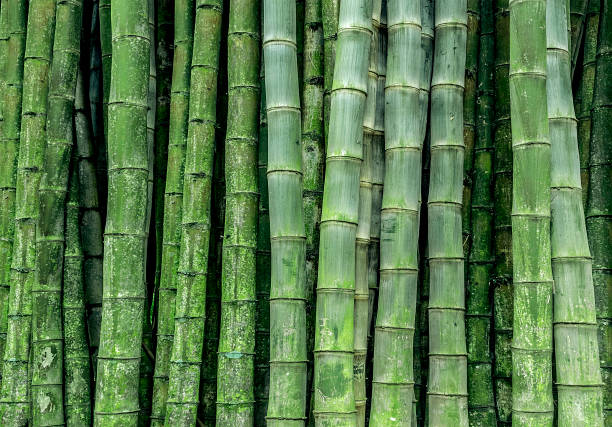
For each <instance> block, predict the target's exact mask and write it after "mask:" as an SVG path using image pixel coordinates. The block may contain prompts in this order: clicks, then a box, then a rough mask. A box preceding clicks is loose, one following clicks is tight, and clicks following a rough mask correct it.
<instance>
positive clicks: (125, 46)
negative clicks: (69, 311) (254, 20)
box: [94, 0, 150, 426]
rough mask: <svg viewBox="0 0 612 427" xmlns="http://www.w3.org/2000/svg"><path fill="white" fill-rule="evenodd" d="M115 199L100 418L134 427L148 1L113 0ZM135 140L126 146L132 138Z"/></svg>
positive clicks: (108, 243)
mask: <svg viewBox="0 0 612 427" xmlns="http://www.w3.org/2000/svg"><path fill="white" fill-rule="evenodd" d="M111 16H112V20H113V22H116V23H118V24H120V25H113V36H112V43H113V57H114V60H113V64H112V75H113V78H112V87H111V90H110V95H111V96H110V99H109V107H108V113H109V117H108V121H109V124H110V125H109V134H108V154H109V156H108V162H109V170H108V176H109V199H108V216H107V220H106V229H105V237H104V246H105V247H104V253H105V256H104V270H105V272H106V274H105V275H104V295H103V303H102V326H101V336H100V350H99V354H98V371H97V373H98V381H97V383H96V403H95V414H94V425H97V426H101V425H104V426H113V425H117V426H118V425H121V426H134V425H136V424H137V423H138V416H139V396H138V385H139V384H138V383H139V375H138V371H139V365H140V355H141V342H142V320H143V316H144V313H143V311H144V302H145V293H146V289H145V283H144V279H145V267H146V263H145V257H146V230H147V223H146V220H147V204H148V199H149V191H148V176H149V149H148V141H147V109H148V91H149V62H150V40H149V28H148V1H147V0H138V1H136V2H135V1H126V0H112V7H111ZM126 140H128V141H131V143H130V144H129V145H125V144H124V143H123V142H124V141H126Z"/></svg>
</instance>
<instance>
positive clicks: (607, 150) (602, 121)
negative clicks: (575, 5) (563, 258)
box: [586, 0, 612, 426]
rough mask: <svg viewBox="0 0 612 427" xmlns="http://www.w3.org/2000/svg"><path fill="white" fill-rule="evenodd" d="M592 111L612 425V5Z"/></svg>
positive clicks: (599, 311)
mask: <svg viewBox="0 0 612 427" xmlns="http://www.w3.org/2000/svg"><path fill="white" fill-rule="evenodd" d="M599 19H600V21H599V36H598V41H597V55H596V63H595V87H594V93H593V109H592V111H591V120H592V127H591V143H590V145H591V148H590V154H589V169H590V175H589V195H588V200H587V215H586V226H587V232H588V236H589V243H590V246H591V253H592V254H593V286H594V288H595V310H596V315H597V325H598V329H599V334H598V341H599V358H600V367H601V376H602V379H603V383H604V398H603V409H604V425H606V426H609V425H610V424H611V423H612V348H611V347H610V320H611V318H612V315H611V314H610V289H612V239H610V236H612V186H611V185H610V180H611V178H612V146H611V143H612V140H611V139H610V135H612V80H611V79H610V73H612V5H611V4H610V1H609V0H603V1H602V2H601V15H600V18H599Z"/></svg>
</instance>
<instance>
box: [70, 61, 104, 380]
mask: <svg viewBox="0 0 612 427" xmlns="http://www.w3.org/2000/svg"><path fill="white" fill-rule="evenodd" d="M84 73H85V71H84V70H83V69H81V70H80V71H79V73H78V74H77V84H76V96H75V101H74V108H75V117H74V126H75V134H74V138H75V143H76V156H77V160H78V172H79V177H78V179H79V189H80V190H79V206H80V211H81V213H80V215H79V218H80V220H79V221H80V222H79V224H80V227H81V239H82V241H81V243H82V250H83V257H84V258H83V281H84V286H85V306H86V309H87V328H88V338H89V340H88V341H89V350H90V353H91V356H92V358H91V367H92V370H93V374H94V375H93V380H94V384H95V377H96V375H95V366H96V365H95V364H96V363H97V354H98V344H99V342H100V321H101V319H102V258H103V252H104V245H103V240H102V215H101V212H100V211H101V209H100V201H99V200H100V199H99V197H100V195H99V193H98V183H97V169H96V159H95V148H94V140H95V137H94V135H93V131H92V124H91V121H90V114H93V111H92V110H91V109H90V110H89V111H88V110H87V106H86V102H87V100H86V98H85V87H84V86H85V83H84V81H83V77H84V76H83V74H84ZM92 385H93V384H92ZM92 388H93V387H92Z"/></svg>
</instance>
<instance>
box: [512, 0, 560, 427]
mask: <svg viewBox="0 0 612 427" xmlns="http://www.w3.org/2000/svg"><path fill="white" fill-rule="evenodd" d="M546 1H547V0H529V1H522V0H510V3H509V10H510V71H509V88H510V108H511V115H512V157H513V173H512V180H513V186H512V234H513V236H512V237H513V238H512V253H513V256H514V257H513V264H514V265H513V274H512V275H513V277H512V279H513V283H512V286H513V288H514V318H513V326H512V329H513V337H512V424H513V425H515V426H530V427H537V426H551V427H552V425H553V410H554V407H553V395H552V357H551V356H552V350H553V349H552V338H553V337H552V335H553V334H552V332H553V331H552V320H553V319H552V311H553V309H552V303H551V302H552V297H553V275H552V269H551V252H550V248H551V240H550V220H551V218H550V206H551V200H550V182H551V175H550V172H551V144H550V139H549V126H548V116H547V107H546V102H544V100H546V99H547V96H546V80H547V77H546V73H547V64H546ZM549 1H550V0H549ZM562 32H563V33H566V32H567V27H565V28H563V31H562ZM551 71H552V70H551ZM570 105H571V103H570Z"/></svg>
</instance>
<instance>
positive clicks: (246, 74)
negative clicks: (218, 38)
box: [217, 0, 260, 426]
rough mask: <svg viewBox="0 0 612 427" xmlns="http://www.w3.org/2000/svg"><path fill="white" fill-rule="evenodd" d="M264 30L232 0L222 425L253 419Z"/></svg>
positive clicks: (243, 0)
mask: <svg viewBox="0 0 612 427" xmlns="http://www.w3.org/2000/svg"><path fill="white" fill-rule="evenodd" d="M259 33H260V3H259V1H258V0H231V1H230V9H229V25H228V33H227V44H228V49H227V51H228V64H227V73H228V74H227V76H228V77H227V78H228V119H227V132H226V139H225V178H226V185H227V187H226V188H227V192H226V206H227V208H226V216H225V230H224V240H223V280H222V290H221V333H220V337H219V351H218V368H217V424H219V425H232V426H242V425H251V424H252V423H253V419H254V402H253V400H254V390H253V386H254V352H255V311H256V280H255V273H256V251H257V207H258V185H257V137H258V135H257V127H258V122H259V115H258V109H259V92H260V87H259V70H260V35H259Z"/></svg>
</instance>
